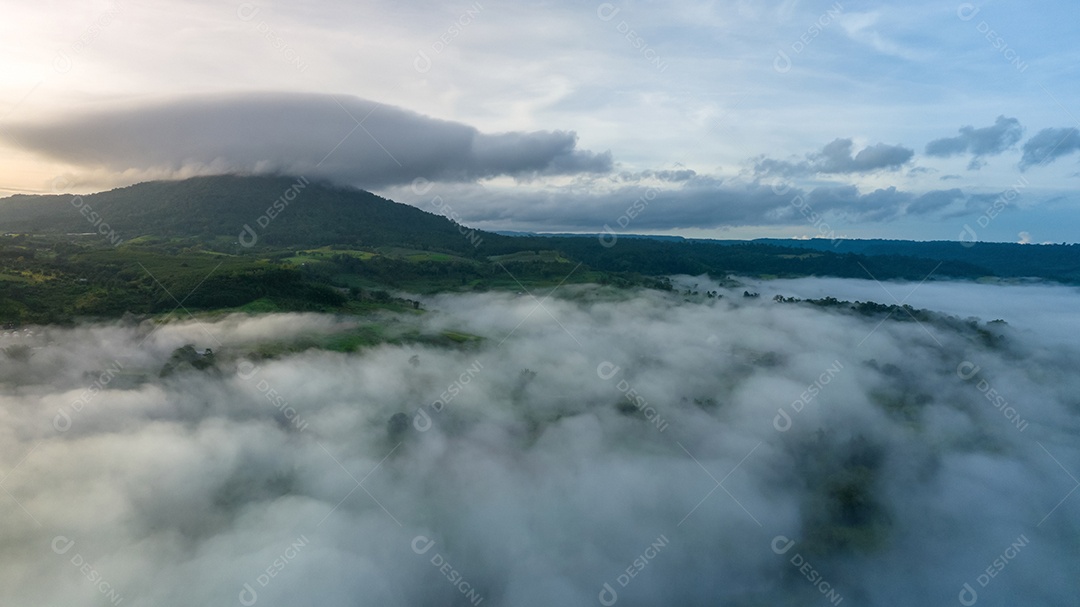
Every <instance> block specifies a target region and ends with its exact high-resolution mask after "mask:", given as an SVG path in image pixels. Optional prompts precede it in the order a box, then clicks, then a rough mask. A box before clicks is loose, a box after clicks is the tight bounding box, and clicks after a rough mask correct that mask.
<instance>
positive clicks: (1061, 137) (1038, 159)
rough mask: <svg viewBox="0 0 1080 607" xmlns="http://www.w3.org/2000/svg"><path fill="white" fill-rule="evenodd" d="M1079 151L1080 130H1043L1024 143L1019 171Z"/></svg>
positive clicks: (1072, 128) (1048, 162)
mask: <svg viewBox="0 0 1080 607" xmlns="http://www.w3.org/2000/svg"><path fill="white" fill-rule="evenodd" d="M1077 151H1080V130H1077V129H1076V128H1074V127H1063V128H1059V129H1054V128H1051V129H1043V130H1041V131H1039V132H1038V133H1036V134H1035V136H1034V137H1032V138H1031V139H1028V140H1027V142H1025V143H1024V156H1023V158H1021V159H1020V170H1022V171H1023V170H1026V169H1028V168H1030V167H1032V166H1035V165H1037V164H1050V163H1051V162H1053V161H1055V160H1057V159H1058V158H1060V157H1062V156H1067V155H1068V154H1072V153H1073V152H1077Z"/></svg>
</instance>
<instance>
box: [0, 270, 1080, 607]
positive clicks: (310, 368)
mask: <svg viewBox="0 0 1080 607" xmlns="http://www.w3.org/2000/svg"><path fill="white" fill-rule="evenodd" d="M695 283H696V284H697V285H698V286H697V287H696V289H695V287H694V286H693V285H694V284H695ZM677 287H678V290H677V292H675V293H662V292H657V291H640V292H628V291H615V290H607V289H604V288H600V287H563V288H562V289H560V290H559V291H558V292H557V293H556V295H555V296H553V297H550V298H544V294H542V293H538V294H537V295H538V297H539V298H538V297H533V296H530V295H528V294H509V293H477V294H456V295H449V294H448V295H440V296H436V297H430V298H426V299H425V300H424V306H425V308H426V309H427V312H426V313H424V314H422V315H402V316H400V317H385V318H378V319H366V318H359V319H358V318H351V319H343V318H337V317H330V316H319V315H308V314H284V315H267V316H228V317H222V318H218V319H216V320H209V319H204V320H199V321H196V320H188V321H183V322H172V323H167V324H150V323H147V322H143V323H136V322H128V323H115V324H98V325H86V326H78V327H74V328H56V327H34V328H31V329H30V330H19V331H14V332H12V331H9V332H8V333H7V334H5V335H3V336H0V346H2V347H6V348H11V347H12V346H18V345H24V346H28V349H27V348H15V349H14V350H9V352H10V355H9V356H2V355H0V522H2V524H0V603H2V604H3V605H5V606H38V605H68V606H72V607H79V606H100V605H110V604H113V605H117V604H123V605H152V606H161V607H169V606H174V605H175V606H181V605H183V606H190V605H253V604H258V605H265V606H268V607H269V606H276V605H282V606H284V605H303V604H318V605H321V606H325V607H338V606H341V607H344V606H350V607H351V606H355V605H381V606H394V605H402V606H406V605H407V606H418V605H432V606H435V605H439V606H445V605H480V604H483V605H507V606H510V605H513V606H529V605H552V604H559V605H597V604H600V605H612V604H616V603H617V604H619V605H624V606H627V607H629V606H634V605H717V604H721V605H734V606H750V605H810V606H812V605H826V604H833V605H837V604H845V605H853V606H854V605H867V606H874V605H898V604H911V605H916V604H934V605H950V604H961V605H972V604H975V603H976V602H977V603H978V604H979V605H1015V604H1030V605H1067V604H1071V603H1070V602H1071V601H1075V597H1076V596H1077V593H1078V591H1080V559H1078V558H1077V546H1078V544H1077V538H1078V537H1080V496H1078V495H1076V494H1075V493H1074V491H1075V490H1076V489H1077V487H1078V485H1080V483H1078V481H1077V480H1076V479H1077V476H1078V475H1080V441H1078V440H1077V438H1078V436H1080V415H1078V414H1080V376H1078V374H1077V372H1076V369H1077V368H1080V345H1077V344H1076V343H1075V342H1074V341H1071V340H1070V339H1068V335H1069V334H1070V333H1069V332H1070V331H1073V332H1074V329H1075V327H1077V326H1078V320H1080V306H1078V305H1077V304H1080V295H1078V293H1077V291H1076V289H1073V288H1068V287H1059V286H1047V285H1033V286H1011V287H1005V286H994V285H973V284H961V283H927V284H925V285H922V286H918V285H916V284H887V285H884V287H885V289H886V290H888V291H889V292H891V293H894V294H895V295H896V299H897V300H898V301H903V300H905V299H907V301H906V303H911V304H912V305H915V306H916V307H929V308H932V309H938V310H942V311H944V312H947V313H949V314H954V315H956V316H958V317H960V318H966V317H968V316H973V315H974V316H979V317H981V319H982V320H983V321H988V320H992V319H996V318H1002V319H1004V320H1006V321H1007V323H1008V324H1002V323H994V324H989V325H988V324H985V322H983V323H980V324H978V326H977V327H975V328H972V327H970V326H968V325H963V324H962V323H960V324H959V325H956V324H953V325H949V324H947V323H938V322H919V321H916V320H913V319H912V318H911V317H910V316H907V315H906V314H904V313H895V314H894V315H893V317H891V318H886V317H885V316H884V315H879V316H861V315H856V314H852V313H848V312H846V311H845V310H843V309H840V308H820V307H815V306H811V305H808V304H791V303H777V302H774V301H773V300H772V296H773V295H774V294H782V295H786V296H798V297H801V298H807V297H819V296H824V295H833V296H836V297H838V298H840V299H851V300H855V299H860V300H863V301H866V300H874V301H878V302H881V303H886V304H892V303H896V301H893V300H891V295H887V294H886V291H882V285H878V284H875V283H867V282H865V281H844V280H818V279H804V280H799V281H772V282H762V283H752V284H749V285H748V286H746V288H749V290H751V291H759V292H761V297H758V298H746V297H743V296H742V291H743V290H744V286H740V287H739V288H735V289H727V288H724V287H722V286H720V285H717V284H711V283H709V282H708V280H707V279H706V278H703V277H702V278H689V277H684V278H682V279H680V280H678V281H677ZM688 289H689V290H691V291H694V290H696V291H697V292H698V294H697V295H694V294H693V293H691V294H686V291H687V290H688ZM875 289H876V292H875ZM709 290H716V291H718V292H719V293H720V294H722V295H723V297H722V298H710V297H707V296H706V295H705V292H706V291H709ZM908 298H909V299H908ZM1044 309H1045V311H1046V312H1047V315H1041V311H1043V310H1044ZM372 322H378V323H379V324H380V325H382V326H383V327H384V328H385V327H386V326H391V325H393V326H396V327H398V328H399V329H400V330H399V332H398V334H400V335H434V336H438V335H440V334H443V333H444V332H447V331H451V332H453V333H452V334H451V335H454V336H455V337H456V340H457V341H454V340H447V339H443V340H442V342H446V343H442V342H440V341H439V340H423V339H406V338H403V339H399V340H396V341H398V343H390V344H384V345H380V346H375V347H370V348H366V349H363V350H360V351H358V352H355V353H339V352H331V351H326V350H320V349H308V350H305V351H297V352H292V353H288V354H283V355H279V356H274V357H269V358H264V357H262V356H258V355H255V354H253V353H254V352H258V351H259V348H260V345H265V344H266V343H268V342H280V343H289V342H295V341H296V340H299V339H318V338H320V336H333V335H337V334H341V333H347V332H349V331H353V330H355V329H356V327H357V326H358V325H364V324H365V323H372ZM958 326H960V328H957V327H958ZM459 334H464V335H475V336H478V337H480V338H481V339H479V340H468V339H465V340H463V339H462V338H460V337H459V336H458V335H459ZM459 342H460V343H459ZM185 344H192V345H194V346H195V347H196V350H197V351H199V352H203V350H204V349H205V348H212V349H213V356H214V366H213V367H211V368H210V369H207V370H196V369H191V368H186V367H184V366H183V365H181V366H180V367H179V368H178V369H177V371H176V372H174V373H172V374H170V375H168V376H166V377H159V370H160V369H161V368H162V366H163V365H164V364H165V363H166V362H167V361H168V359H169V356H170V354H171V353H172V352H173V351H174V350H175V349H176V348H178V347H180V346H183V345H185ZM447 344H457V345H453V346H448V345H447Z"/></svg>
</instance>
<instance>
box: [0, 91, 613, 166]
mask: <svg viewBox="0 0 1080 607" xmlns="http://www.w3.org/2000/svg"><path fill="white" fill-rule="evenodd" d="M8 130H9V131H10V132H11V133H13V134H14V136H15V138H16V140H17V141H18V142H19V143H20V144H22V145H23V146H25V147H26V148H29V149H32V150H35V151H38V152H40V153H43V154H45V155H48V156H51V157H53V158H56V159H59V160H63V161H67V162H70V163H73V164H77V165H80V166H85V167H97V168H103V169H107V170H110V171H115V172H121V173H124V172H127V173H134V174H139V175H144V176H146V177H148V178H149V177H158V178H160V177H176V176H186V175H192V174H213V173H224V172H242V173H244V172H246V173H284V174H295V175H306V176H319V177H328V178H331V179H334V180H335V181H337V182H339V183H345V184H349V185H357V186H361V187H365V188H374V187H380V186H386V185H391V184H405V183H410V182H411V181H413V180H414V179H417V178H424V179H429V180H433V181H436V180H438V181H474V180H477V179H484V178H490V177H497V176H504V175H509V176H513V177H518V178H529V177H535V176H538V175H572V174H578V173H603V172H607V171H609V170H611V167H612V160H611V154H610V153H608V152H604V153H599V154H598V153H593V152H589V151H586V150H579V149H577V135H576V134H575V133H573V132H567V131H534V132H528V133H526V132H510V133H496V134H486V133H481V132H480V131H478V130H477V129H475V128H474V127H471V126H468V125H465V124H461V123H458V122H450V121H446V120H436V119H434V118H429V117H427V116H422V115H420V114H417V113H414V112H411V111H408V110H404V109H401V108H398V107H394V106H391V105H386V104H382V103H376V102H374V101H368V100H366V99H360V98H357V97H350V96H334V95H320V94H291V93H261V94H254V93H249V94H235V95H228V96H201V97H194V98H181V99H173V100H170V101H166V102H161V103H157V104H153V105H139V106H134V107H121V108H110V109H107V110H98V111H94V112H88V113H84V114H81V115H75V116H72V117H67V118H64V119H60V120H56V121H51V122H44V123H36V124H21V125H15V126H11V127H9V129H8Z"/></svg>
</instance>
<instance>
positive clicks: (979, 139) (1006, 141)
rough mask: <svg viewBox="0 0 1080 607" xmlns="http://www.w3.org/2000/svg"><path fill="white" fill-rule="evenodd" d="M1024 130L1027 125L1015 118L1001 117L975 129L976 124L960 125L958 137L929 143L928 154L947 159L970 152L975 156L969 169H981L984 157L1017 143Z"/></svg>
mask: <svg viewBox="0 0 1080 607" xmlns="http://www.w3.org/2000/svg"><path fill="white" fill-rule="evenodd" d="M1023 133H1024V127H1022V126H1020V121H1019V120H1017V119H1016V118H1006V117H1005V116H998V117H997V120H995V121H994V124H993V125H992V126H987V127H982V128H978V129H977V128H975V127H973V126H964V127H960V134H959V135H957V136H956V137H946V138H944V139H935V140H934V141H931V142H930V143H928V144H926V154H927V155H928V156H937V157H940V158H947V157H949V156H957V155H960V154H965V153H970V154H972V155H973V156H974V158H972V159H971V163H970V164H968V169H970V170H978V169H980V168H982V166H983V164H985V163H984V162H983V161H982V157H983V156H996V155H998V154H1000V153H1002V152H1004V151H1005V150H1007V149H1009V148H1011V147H1012V146H1014V145H1016V144H1017V142H1019V141H1020V137H1021V136H1022V135H1023Z"/></svg>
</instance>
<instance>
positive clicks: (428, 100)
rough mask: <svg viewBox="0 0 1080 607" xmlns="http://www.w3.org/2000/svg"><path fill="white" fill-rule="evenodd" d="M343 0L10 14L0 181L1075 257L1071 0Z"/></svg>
mask: <svg viewBox="0 0 1080 607" xmlns="http://www.w3.org/2000/svg"><path fill="white" fill-rule="evenodd" d="M341 4H343V3H329V2H301V3H272V2H244V3H232V2H223V3H221V2H212V3H211V2H202V3H200V2H185V3H171V2H156V3H139V4H135V3H129V2H124V1H123V0H121V1H119V2H114V1H112V0H106V1H102V2H89V3H75V2H70V3H65V2H57V3H52V4H50V5H49V6H48V7H37V6H19V7H11V8H9V9H7V10H8V13H9V17H8V18H6V19H5V20H4V21H3V23H2V24H0V36H3V39H4V40H5V41H7V43H8V44H7V46H8V52H7V53H5V56H4V58H3V59H2V60H0V61H2V62H3V67H4V69H3V70H0V148H2V149H3V152H4V154H5V159H6V162H5V167H4V169H3V172H2V173H0V188H3V190H4V191H7V192H52V191H77V192H90V191H98V190H102V189H107V188H110V187H115V186H118V185H126V184H130V183H134V182H137V181H143V180H147V179H159V178H178V177H183V176H188V175H196V174H208V173H216V172H223V171H241V172H256V173H257V172H287V173H300V174H305V175H311V176H315V177H325V178H328V179H332V180H335V181H339V182H343V183H349V184H352V185H357V186H360V187H365V188H368V189H372V190H375V191H376V192H378V193H380V194H383V195H386V196H388V197H390V198H393V199H395V200H399V201H402V202H407V203H410V204H415V205H417V206H419V207H420V208H424V209H426V210H430V211H433V212H435V211H439V212H447V211H446V209H447V208H450V209H452V210H453V211H454V213H455V214H456V215H457V216H458V217H460V218H461V219H462V221H464V222H465V223H468V224H470V225H473V226H477V227H482V228H488V229H513V230H536V231H575V232H598V231H603V230H604V229H611V230H615V231H620V232H639V233H666V234H684V235H688V236H698V237H720V238H752V237H758V236H773V237H775V236H780V237H799V238H801V237H812V236H848V237H859V238H871V237H886V238H910V239H919V240H926V239H951V240H955V239H958V238H961V237H963V238H969V239H970V238H976V239H978V240H991V241H1013V242H1016V241H1030V242H1033V243H1039V242H1062V241H1068V242H1074V241H1076V240H1077V239H1076V237H1075V230H1074V227H1075V226H1078V225H1080V213H1078V212H1077V207H1078V203H1080V199H1078V197H1077V195H1076V189H1077V185H1078V184H1080V165H1078V160H1080V133H1078V132H1077V131H1075V130H1073V129H1076V128H1078V127H1080V121H1078V120H1077V117H1078V116H1080V102H1078V100H1080V95H1078V93H1080V78H1078V77H1077V76H1078V74H1077V71H1078V69H1080V68H1078V66H1080V46H1078V45H1077V43H1076V42H1075V21H1076V17H1077V9H1076V7H1075V5H1074V4H1071V3H1067V2H1046V3H1040V4H1039V6H1038V7H1032V6H1021V5H1018V4H1017V3H1005V2H976V3H958V2H911V3H905V4H903V5H888V4H883V3H873V2H845V1H843V0H841V1H840V2H799V1H787V2H680V3H679V4H678V6H670V5H668V4H667V3H649V2H605V3H599V2H597V3H591V2H590V3H581V2H544V3H521V2H514V3H509V2H494V1H487V0H480V1H479V2H477V1H476V0H473V1H471V2H450V3H425V2H411V3H408V4H407V5H406V4H404V3H393V2H362V3H349V5H348V6H342V5H341ZM435 197H438V199H437V200H438V204H436V203H433V200H435ZM605 226H607V227H606V228H605Z"/></svg>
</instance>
